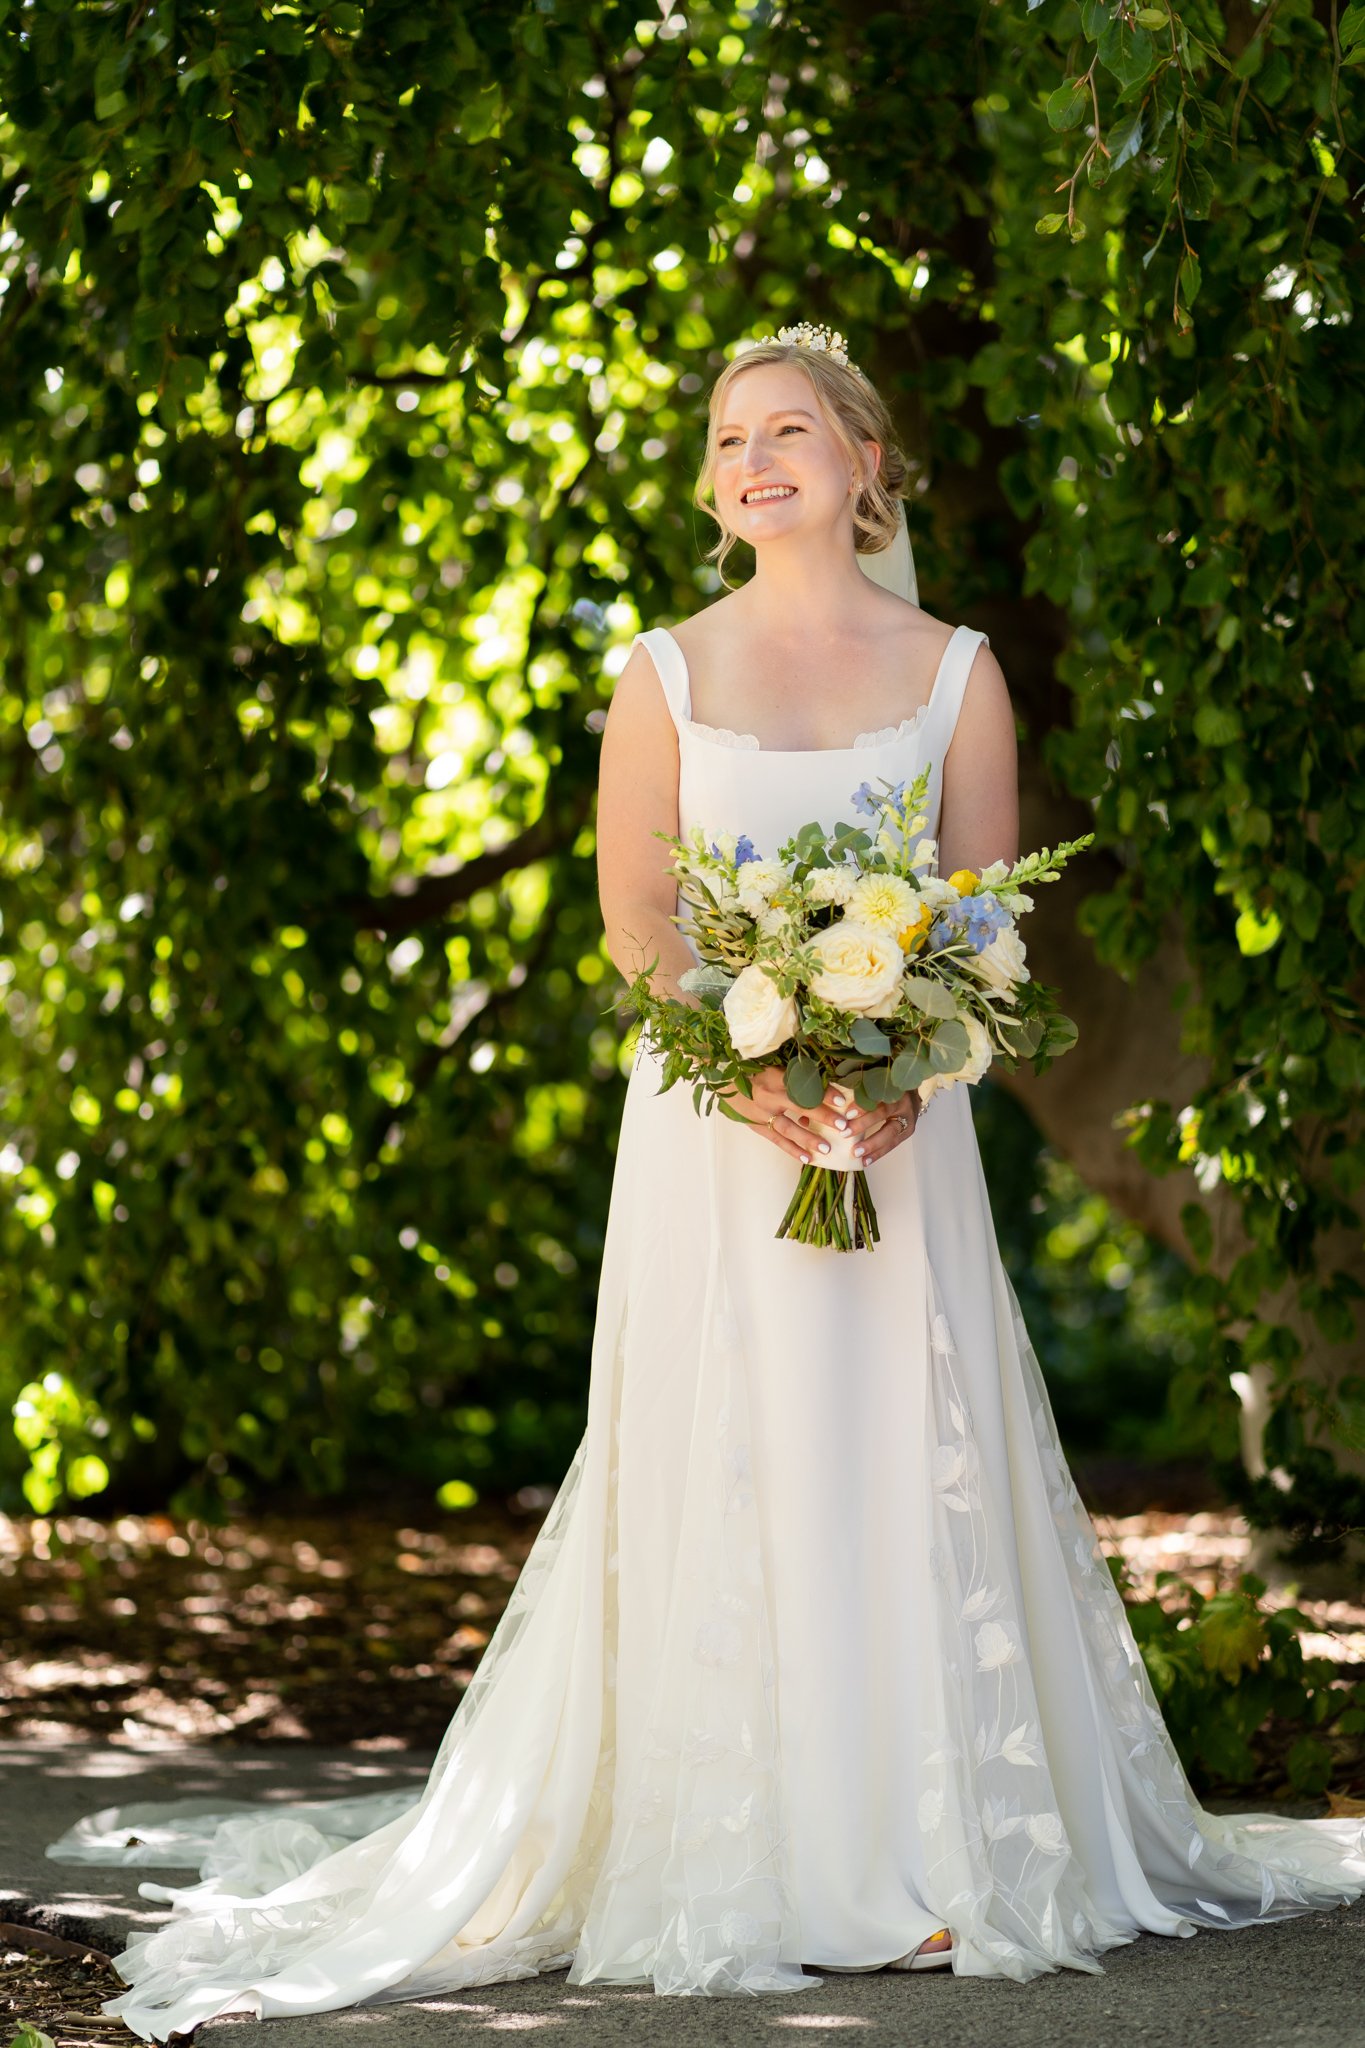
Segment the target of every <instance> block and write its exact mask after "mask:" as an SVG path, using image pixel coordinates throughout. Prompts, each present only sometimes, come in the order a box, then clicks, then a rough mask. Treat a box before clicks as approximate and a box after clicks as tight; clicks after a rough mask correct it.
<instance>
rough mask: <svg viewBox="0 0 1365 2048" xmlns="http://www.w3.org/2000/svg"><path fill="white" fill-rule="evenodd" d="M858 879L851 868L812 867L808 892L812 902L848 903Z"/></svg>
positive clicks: (807, 886)
mask: <svg viewBox="0 0 1365 2048" xmlns="http://www.w3.org/2000/svg"><path fill="white" fill-rule="evenodd" d="M857 879H858V878H857V876H856V875H855V874H854V873H853V871H852V869H851V868H812V869H811V871H810V873H809V874H808V875H807V876H806V894H807V896H808V897H809V898H810V900H811V902H812V903H847V902H848V899H849V897H850V896H851V895H852V894H853V890H854V887H855V885H856V883H857Z"/></svg>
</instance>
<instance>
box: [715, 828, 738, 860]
mask: <svg viewBox="0 0 1365 2048" xmlns="http://www.w3.org/2000/svg"><path fill="white" fill-rule="evenodd" d="M715 843H716V849H717V851H718V853H719V855H720V857H721V859H722V860H733V859H734V857H735V854H736V851H737V850H738V847H739V834H738V833H737V832H717V833H716V835H715Z"/></svg>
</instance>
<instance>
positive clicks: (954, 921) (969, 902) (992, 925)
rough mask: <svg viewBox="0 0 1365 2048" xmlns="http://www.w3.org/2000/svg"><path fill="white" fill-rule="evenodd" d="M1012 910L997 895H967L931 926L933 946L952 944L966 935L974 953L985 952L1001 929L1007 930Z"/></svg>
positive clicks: (935, 949)
mask: <svg viewBox="0 0 1365 2048" xmlns="http://www.w3.org/2000/svg"><path fill="white" fill-rule="evenodd" d="M1009 921H1010V914H1009V912H1008V911H1007V910H1006V909H1005V907H1004V905H1003V904H1002V903H1001V902H1000V900H999V899H998V897H995V896H965V897H964V898H963V899H962V901H961V902H960V903H950V904H948V905H946V906H945V908H944V909H942V910H941V911H940V912H939V914H938V916H937V917H936V918H935V919H934V921H933V923H932V924H931V925H930V927H929V950H930V952H931V953H936V952H937V951H938V949H939V947H940V946H950V945H952V943H953V942H954V940H956V939H966V941H967V943H968V944H969V945H970V947H971V949H972V951H973V952H974V953H984V952H985V950H986V948H987V946H989V945H990V943H991V940H992V939H993V938H994V937H995V935H996V933H997V932H998V931H1003V929H1004V927H1005V926H1006V925H1007V924H1008V923H1009Z"/></svg>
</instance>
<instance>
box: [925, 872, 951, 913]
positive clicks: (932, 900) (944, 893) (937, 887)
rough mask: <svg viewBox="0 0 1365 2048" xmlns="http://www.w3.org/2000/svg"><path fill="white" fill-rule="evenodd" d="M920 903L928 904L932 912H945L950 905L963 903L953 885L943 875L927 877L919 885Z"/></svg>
mask: <svg viewBox="0 0 1365 2048" xmlns="http://www.w3.org/2000/svg"><path fill="white" fill-rule="evenodd" d="M919 893H920V901H921V902H922V903H927V904H928V906H929V908H930V909H931V910H932V911H936V912H937V911H940V910H943V909H944V908H945V907H946V906H947V905H948V904H950V903H958V902H960V901H961V898H960V897H959V895H958V893H957V890H956V889H955V888H954V887H953V885H952V883H951V882H950V881H948V880H947V879H946V878H945V877H944V876H942V875H925V876H924V878H923V880H922V881H921V882H920V885H919Z"/></svg>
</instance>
